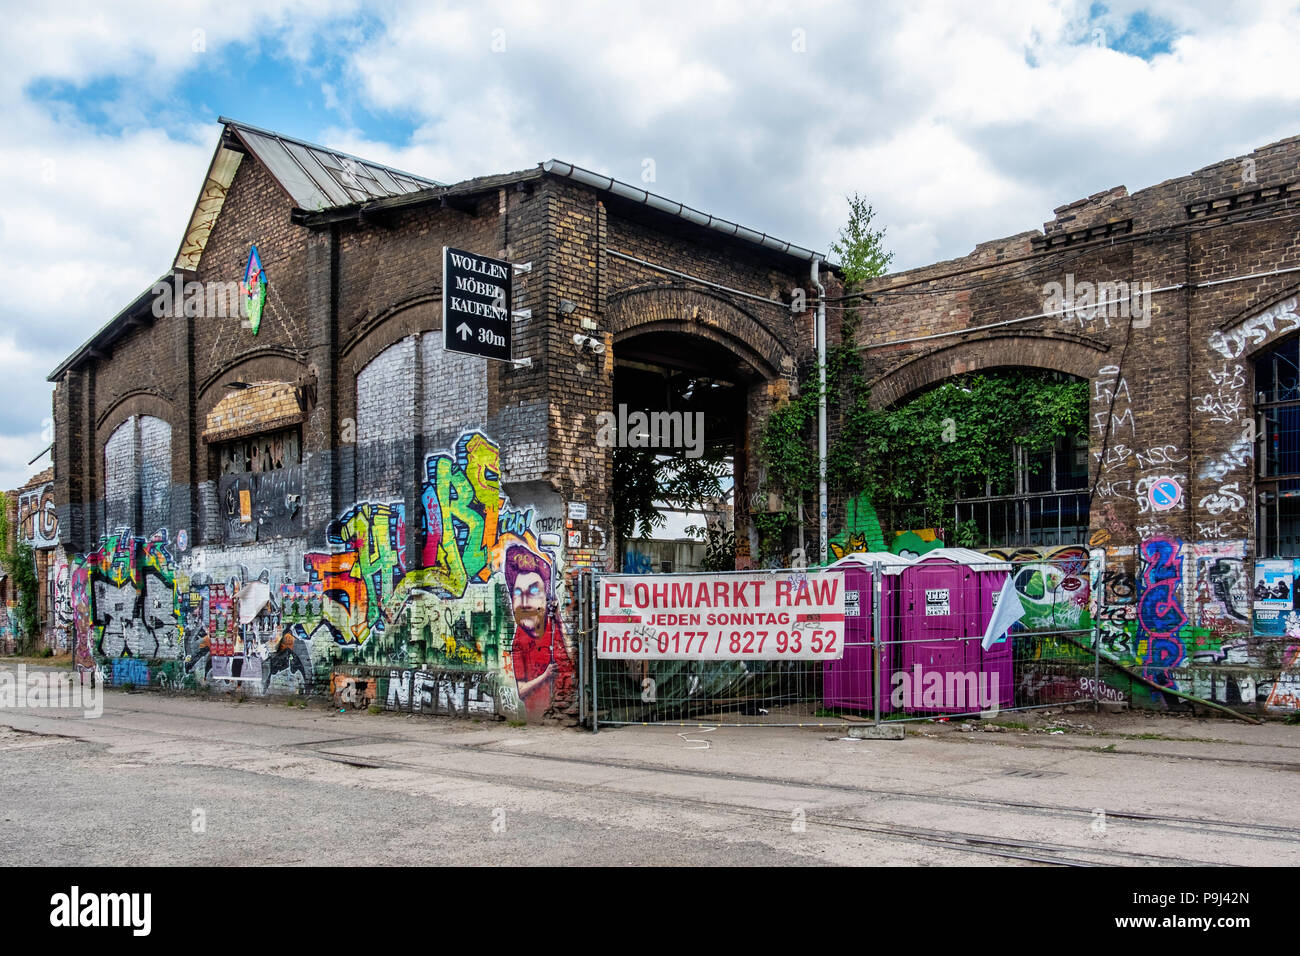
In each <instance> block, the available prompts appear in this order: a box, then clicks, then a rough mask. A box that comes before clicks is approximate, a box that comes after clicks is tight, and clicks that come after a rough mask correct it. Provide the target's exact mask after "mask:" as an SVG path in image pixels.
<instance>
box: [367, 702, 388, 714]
mask: <svg viewBox="0 0 1300 956" xmlns="http://www.w3.org/2000/svg"><path fill="white" fill-rule="evenodd" d="M383 712H384V708H382V707H380V706H379V705H378V704H371V705H370V706H369V707H368V708H366V713H368V714H382V713H383Z"/></svg>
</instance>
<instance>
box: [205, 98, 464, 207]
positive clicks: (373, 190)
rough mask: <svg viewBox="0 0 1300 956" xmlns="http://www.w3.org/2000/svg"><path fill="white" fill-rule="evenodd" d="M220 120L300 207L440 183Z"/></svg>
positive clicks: (386, 195) (398, 192) (377, 196)
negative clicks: (232, 131) (263, 164)
mask: <svg viewBox="0 0 1300 956" xmlns="http://www.w3.org/2000/svg"><path fill="white" fill-rule="evenodd" d="M221 122H222V123H225V124H226V126H228V127H230V128H231V129H233V130H234V131H235V133H236V135H238V136H239V138H240V140H241V141H242V142H243V143H244V145H246V146H247V147H248V148H249V150H251V151H252V153H253V155H254V156H256V157H257V158H258V160H260V161H261V162H263V163H265V164H266V168H267V169H268V170H270V172H271V175H272V176H274V177H275V179H276V181H277V182H279V183H280V185H281V186H282V187H284V189H285V191H286V192H287V193H289V196H290V198H292V199H293V203H294V205H295V206H297V207H298V208H299V209H306V210H310V211H313V212H319V211H323V210H326V209H334V208H336V207H339V206H350V205H353V204H354V203H362V202H370V201H373V200H376V199H387V198H389V197H392V196H403V195H406V194H407V193H412V192H418V191H419V190H422V189H429V188H431V187H436V186H441V185H442V183H439V182H436V181H434V180H432V179H423V178H422V177H419V176H414V175H412V174H411V173H403V172H400V171H399V170H396V169H390V168H389V167H387V166H383V165H380V164H379V163H372V162H369V161H367V160H364V159H360V158H358V157H356V156H349V155H348V154H347V153H340V152H338V151H337V150H333V149H326V148H325V147H324V146H317V145H316V144H315V143H308V142H304V141H303V140H298V139H293V138H291V137H288V136H282V135H280V134H279V133H273V132H271V131H270V130H264V129H258V128H257V127H255V126H246V125H245V124H243V123H237V122H235V121H234V120H230V119H226V118H225V117H222V118H221Z"/></svg>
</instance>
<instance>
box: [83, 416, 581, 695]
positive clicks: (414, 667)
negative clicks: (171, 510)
mask: <svg viewBox="0 0 1300 956" xmlns="http://www.w3.org/2000/svg"><path fill="white" fill-rule="evenodd" d="M500 476H501V460H500V450H499V448H498V446H497V445H496V443H494V442H493V441H492V440H491V439H490V438H489V437H488V436H486V435H485V434H483V433H482V432H479V431H471V432H466V433H464V434H463V435H462V436H461V437H460V439H459V440H458V441H457V442H456V443H455V446H454V448H451V449H449V450H447V451H444V452H438V453H435V454H431V455H429V456H428V457H427V459H426V461H425V469H424V475H423V480H422V483H421V487H420V495H419V502H420V513H419V514H418V515H417V516H416V520H417V522H418V529H419V532H420V535H421V540H422V542H423V544H422V547H421V549H420V551H419V556H420V557H419V561H418V563H417V564H416V566H414V567H408V566H407V560H406V556H407V534H408V527H409V526H408V516H407V515H406V513H405V512H406V509H405V505H404V504H403V503H402V502H401V501H378V502H376V501H361V502H357V503H356V504H354V505H353V506H351V507H350V508H348V509H346V510H345V511H344V512H343V513H341V514H339V515H338V516H337V517H336V518H335V520H333V521H332V522H330V524H329V525H328V527H327V528H326V529H325V531H324V534H323V540H322V541H321V542H320V544H321V546H320V547H319V548H315V549H309V550H306V551H303V550H301V545H298V548H297V550H295V548H294V545H293V543H292V541H291V540H282V541H281V542H278V545H277V544H270V543H268V544H262V545H258V546H256V547H253V548H220V547H211V548H195V549H193V550H192V551H188V552H187V550H186V545H187V542H186V541H185V539H184V538H183V537H182V535H183V533H180V534H178V535H177V536H176V537H175V538H170V537H169V535H168V532H167V530H166V529H159V530H157V531H156V532H154V533H153V534H151V535H149V536H148V537H142V536H137V535H134V534H133V533H132V532H131V531H130V530H125V529H124V530H122V531H120V532H119V533H117V534H113V535H109V536H106V537H105V538H104V539H102V541H101V542H100V545H99V547H98V548H97V549H96V550H95V551H93V552H90V553H89V554H85V555H79V556H76V557H74V558H73V560H72V561H71V562H70V564H69V569H68V573H67V575H66V585H65V587H64V590H63V593H61V594H60V596H59V601H60V603H66V607H67V617H68V619H69V622H70V626H71V628H72V631H73V634H74V639H75V640H74V652H75V660H76V663H77V665H78V666H79V667H82V668H91V667H94V668H97V669H98V670H99V672H100V673H101V674H102V676H103V678H104V679H105V680H106V681H108V682H111V683H113V684H117V685H124V684H132V685H141V686H143V685H154V686H163V687H181V688H198V687H212V688H214V689H232V688H236V687H238V688H241V689H243V690H245V691H246V692H247V693H250V694H265V693H308V692H317V693H331V694H333V695H334V696H335V698H336V700H338V701H339V702H341V703H343V704H351V705H353V706H358V707H360V706H369V705H370V704H372V703H378V704H381V705H383V706H387V707H389V708H390V709H402V710H408V711H410V712H413V713H445V714H456V715H466V716H467V715H471V714H474V715H484V714H491V715H496V716H501V717H511V718H518V719H527V720H538V719H541V718H543V717H546V716H553V715H556V714H558V713H560V712H562V711H564V710H565V709H566V708H567V707H568V706H569V704H570V703H571V701H572V698H573V694H574V691H575V679H576V677H575V673H574V666H575V665H574V660H575V654H574V652H573V649H572V646H571V642H570V639H569V637H568V635H567V634H566V633H565V628H564V626H563V623H562V616H561V602H562V599H563V597H564V592H565V590H566V589H565V588H564V586H563V573H564V570H565V569H564V566H563V558H562V552H561V548H560V540H559V534H558V533H539V531H538V528H539V527H542V526H547V527H549V526H550V525H552V524H557V522H556V521H555V516H548V517H545V518H544V517H543V516H540V515H538V514H537V513H536V509H535V508H533V507H515V506H514V505H513V504H512V503H511V502H510V501H509V500H508V498H507V495H506V492H505V491H504V489H503V487H502V483H501V477H500ZM258 558H263V559H265V561H266V563H267V565H268V566H266V567H260V568H259V567H256V565H254V566H253V567H252V568H251V569H250V567H249V564H250V562H252V561H256V560H257V559H258Z"/></svg>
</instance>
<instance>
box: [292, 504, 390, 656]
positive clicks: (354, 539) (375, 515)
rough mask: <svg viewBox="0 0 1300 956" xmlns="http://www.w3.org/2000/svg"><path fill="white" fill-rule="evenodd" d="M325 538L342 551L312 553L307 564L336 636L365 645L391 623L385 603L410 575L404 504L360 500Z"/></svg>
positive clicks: (347, 641)
mask: <svg viewBox="0 0 1300 956" xmlns="http://www.w3.org/2000/svg"><path fill="white" fill-rule="evenodd" d="M325 540H326V542H328V543H329V544H330V545H332V546H336V547H338V548H339V549H340V550H337V551H327V552H318V551H316V552H308V553H307V554H305V555H303V567H304V569H305V570H307V571H309V572H310V573H311V583H313V584H315V583H317V582H318V583H319V584H320V588H321V593H322V595H323V597H324V619H325V621H326V622H328V623H329V625H330V626H331V627H332V628H333V632H334V639H335V640H336V641H338V643H340V644H362V643H364V642H365V641H366V640H367V639H368V638H369V637H370V636H371V634H372V633H378V632H380V631H382V630H383V628H384V627H385V626H386V625H387V624H388V623H389V620H390V619H389V617H388V615H387V613H386V611H385V605H386V604H387V603H388V601H389V600H390V599H391V598H392V597H393V595H394V594H395V593H396V590H397V585H398V584H399V582H400V581H401V580H402V577H403V576H404V573H405V572H404V569H403V566H402V565H403V558H402V556H403V554H404V553H405V550H406V521H405V517H404V513H403V507H402V504H401V502H394V503H393V504H387V505H381V504H371V503H368V502H367V503H364V504H359V505H357V506H356V507H354V508H351V509H349V510H348V511H347V512H345V513H344V514H343V515H342V516H341V517H340V518H339V519H338V520H337V521H335V522H333V523H332V524H331V525H330V526H329V528H328V529H327V530H326V532H325Z"/></svg>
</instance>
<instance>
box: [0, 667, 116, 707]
mask: <svg viewBox="0 0 1300 956" xmlns="http://www.w3.org/2000/svg"><path fill="white" fill-rule="evenodd" d="M98 683H99V682H98V681H87V682H84V683H83V682H82V680H81V679H80V675H73V674H67V673H62V672H58V671H36V672H35V673H32V674H29V673H27V665H26V664H19V665H18V667H17V668H16V669H15V670H12V671H10V670H0V709H4V710H9V709H20V708H21V709H28V708H38V707H41V708H59V709H64V710H76V709H80V710H81V711H82V714H83V716H84V717H86V719H88V720H89V719H91V718H94V717H100V716H102V715H103V713H104V692H103V689H102V688H101V687H99V686H98Z"/></svg>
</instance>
